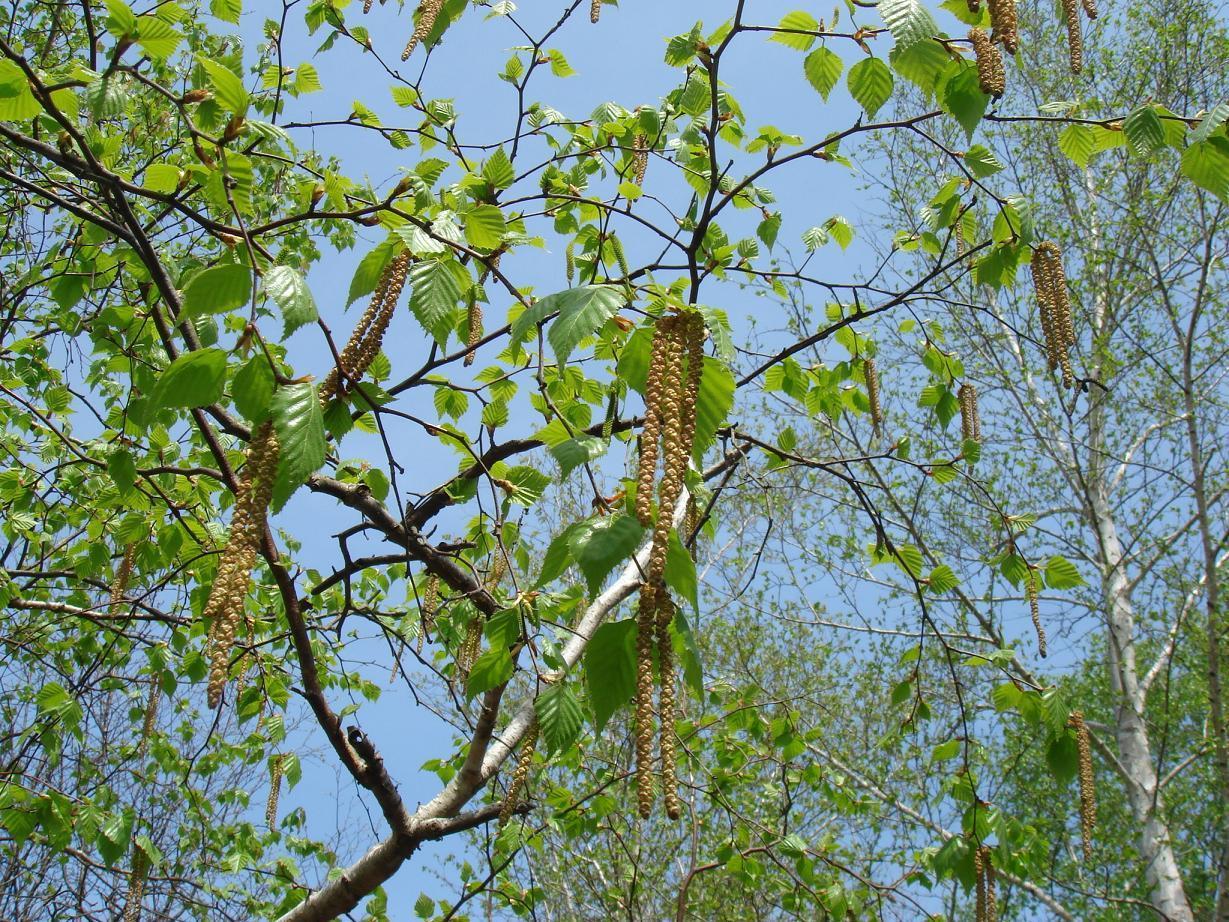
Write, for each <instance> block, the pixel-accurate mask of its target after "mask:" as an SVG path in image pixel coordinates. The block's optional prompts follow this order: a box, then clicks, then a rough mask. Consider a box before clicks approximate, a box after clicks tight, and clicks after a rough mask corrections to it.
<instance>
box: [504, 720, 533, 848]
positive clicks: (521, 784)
mask: <svg viewBox="0 0 1229 922" xmlns="http://www.w3.org/2000/svg"><path fill="white" fill-rule="evenodd" d="M537 743H538V725H537V723H536V722H535V723H534V725H533V726H532V727H530V728H529V732H528V733H526V734H525V741H524V742H523V743H521V751H520V754H519V755H518V756H517V760H516V768H514V769H513V770H512V780H511V781H510V782H509V783H508V793H507V794H505V795H504V802H503V806H502V807H500V808H499V825H501V826H503V825H505V824H506V823H507V822H508V820H510V819H512V815H513V814H514V813H516V808H517V807H519V806H520V805H521V801H522V800H523V799H524V798H523V796H522V795H523V794H524V793H525V785H526V782H527V781H528V780H529V769H530V768H531V767H532V766H533V752H534V749H535V748H536V747H537Z"/></svg>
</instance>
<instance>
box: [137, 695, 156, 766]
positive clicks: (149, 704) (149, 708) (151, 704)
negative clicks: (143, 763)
mask: <svg viewBox="0 0 1229 922" xmlns="http://www.w3.org/2000/svg"><path fill="white" fill-rule="evenodd" d="M161 695H162V689H161V688H160V687H159V685H158V677H157V676H152V677H150V680H149V695H148V697H147V698H146V699H145V719H144V720H143V721H142V722H141V742H140V743H139V744H138V745H137V754H138V755H145V750H146V749H147V748H148V746H149V738H150V736H151V735H152V734H153V732H154V725H155V724H156V723H157V722H158V699H159V698H160V697H161Z"/></svg>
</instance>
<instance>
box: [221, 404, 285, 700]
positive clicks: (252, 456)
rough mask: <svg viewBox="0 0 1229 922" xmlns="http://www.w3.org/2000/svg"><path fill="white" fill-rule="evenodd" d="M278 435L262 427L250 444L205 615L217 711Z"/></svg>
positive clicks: (272, 473) (261, 530)
mask: <svg viewBox="0 0 1229 922" xmlns="http://www.w3.org/2000/svg"><path fill="white" fill-rule="evenodd" d="M277 456H278V446H277V437H276V436H275V435H274V432H273V424H272V423H271V422H265V423H262V424H261V425H260V426H259V427H257V429H256V430H255V431H254V432H253V433H252V441H251V443H250V444H249V445H248V454H247V464H246V465H244V469H243V474H242V477H241V479H240V483H239V492H238V494H237V495H236V496H235V509H234V512H233V513H232V515H231V523H230V533H229V535H228V536H227V539H226V546H225V547H224V548H223V549H222V556H221V559H220V561H219V562H218V572H217V575H216V576H215V577H214V581H213V586H211V587H210V591H209V599H208V600H207V601H206V603H205V610H204V617H205V619H206V620H207V621H209V623H210V625H211V627H210V633H209V642H210V666H209V695H208V697H209V707H210V708H216V707H217V706H218V705H219V704H220V703H221V701H222V690H223V688H224V687H225V685H226V677H227V672H228V670H229V666H230V654H231V649H232V648H233V647H234V643H235V630H236V628H237V627H238V624H239V620H240V618H241V617H242V615H243V604H244V600H245V599H246V597H247V590H248V585H249V583H250V582H251V578H252V568H253V567H254V566H255V565H256V556H257V553H258V552H259V549H260V542H261V539H262V538H263V536H264V530H265V512H266V510H267V509H268V508H269V500H270V498H271V497H272V494H273V480H274V477H275V475H276V473H277Z"/></svg>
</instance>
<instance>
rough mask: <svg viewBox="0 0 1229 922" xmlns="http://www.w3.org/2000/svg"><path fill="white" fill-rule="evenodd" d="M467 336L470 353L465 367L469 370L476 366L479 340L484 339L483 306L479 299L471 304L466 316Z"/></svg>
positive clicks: (466, 355)
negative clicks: (473, 365)
mask: <svg viewBox="0 0 1229 922" xmlns="http://www.w3.org/2000/svg"><path fill="white" fill-rule="evenodd" d="M465 325H466V336H465V347H466V349H468V350H469V351H468V352H466V353H465V362H464V364H465V366H466V367H467V368H468V367H469V366H470V365H472V364H474V359H475V358H476V357H477V355H478V353H477V351H476V350H477V348H478V340H480V339H482V304H481V303H479V301H478V299H477V298H474V299H473V300H471V301H470V302H469V310H468V311H466V314H465Z"/></svg>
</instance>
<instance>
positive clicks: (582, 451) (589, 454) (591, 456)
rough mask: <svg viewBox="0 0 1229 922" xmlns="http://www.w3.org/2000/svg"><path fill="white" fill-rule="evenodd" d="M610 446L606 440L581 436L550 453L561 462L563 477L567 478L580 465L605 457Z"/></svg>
mask: <svg viewBox="0 0 1229 922" xmlns="http://www.w3.org/2000/svg"><path fill="white" fill-rule="evenodd" d="M608 445H609V443H608V442H607V441H606V440H605V439H600V438H598V437H597V436H594V435H580V436H577V437H575V438H571V439H568V440H567V441H565V442H560V443H559V444H558V445H554V446H552V447H551V450H550V453H551V454H552V455H553V456H554V458H555V460H556V461H558V462H559V467H560V468H561V469H562V473H563V476H564V477H566V476H568V474H570V473H572V471H574V470H576V468H578V467H580V465H582V464H585V463H587V462H589V461H593V460H595V459H596V458H600V457H601V456H602V455H604V454H605V453H606V448H607V447H608Z"/></svg>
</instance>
